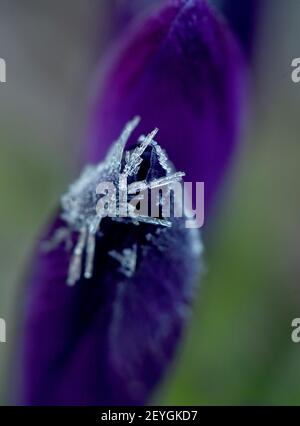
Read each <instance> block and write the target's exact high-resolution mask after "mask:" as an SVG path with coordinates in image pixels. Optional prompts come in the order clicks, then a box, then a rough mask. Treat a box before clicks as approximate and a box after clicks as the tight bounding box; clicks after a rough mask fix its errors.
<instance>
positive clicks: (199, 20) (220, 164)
mask: <svg viewBox="0 0 300 426" xmlns="http://www.w3.org/2000/svg"><path fill="white" fill-rule="evenodd" d="M127 33H128V34H127V37H126V38H125V39H123V40H122V41H121V42H120V43H119V45H117V46H115V49H113V53H112V54H111V56H110V58H109V59H107V62H106V71H105V72H104V73H103V71H102V70H103V64H101V66H100V71H99V73H98V75H97V76H96V87H97V86H98V88H97V89H96V95H95V91H94V92H93V97H94V104H93V105H94V107H93V109H92V120H91V126H90V133H89V155H88V158H89V160H90V161H98V160H99V159H101V158H103V156H104V154H105V152H106V151H107V148H108V147H109V145H110V143H111V141H112V140H114V139H115V138H116V137H117V135H118V133H119V132H120V130H121V128H122V126H123V123H124V122H126V121H128V120H129V119H130V118H131V117H132V116H134V115H136V114H139V115H140V116H141V117H142V124H141V126H142V127H141V131H142V132H147V131H148V129H149V128H153V127H158V128H159V130H160V143H161V145H162V147H163V148H165V149H166V150H167V151H168V153H169V156H170V159H171V160H172V161H173V163H174V164H175V167H176V169H179V170H185V171H186V172H187V180H188V181H204V182H205V197H206V198H205V201H206V209H209V208H210V205H211V203H212V201H213V198H214V194H215V193H216V190H217V189H218V188H219V186H220V183H221V182H222V180H223V177H224V173H225V171H226V168H227V166H228V163H229V161H230V159H231V157H232V154H233V153H234V150H235V146H236V142H237V137H238V135H239V130H240V125H241V114H242V106H243V101H244V92H245V66H244V62H243V59H242V55H241V53H240V51H239V49H238V47H237V44H236V43H235V40H234V39H233V36H232V34H231V33H230V31H229V29H228V28H227V26H226V24H225V23H224V22H223V20H222V19H220V17H219V16H218V15H217V13H216V12H215V11H214V10H213V9H212V8H211V6H209V5H208V3H207V2H206V1H205V0H173V1H172V0H171V1H169V2H167V3H166V4H165V6H164V7H162V8H161V9H159V10H158V11H157V12H156V13H155V14H154V15H152V16H151V17H149V18H148V19H147V20H146V21H144V20H143V21H142V22H140V23H139V24H135V25H134V26H133V27H132V28H131V30H128V31H127ZM99 74H100V75H99ZM99 81H100V84H99Z"/></svg>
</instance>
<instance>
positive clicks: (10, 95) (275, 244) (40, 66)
mask: <svg viewBox="0 0 300 426" xmlns="http://www.w3.org/2000/svg"><path fill="white" fill-rule="evenodd" d="M115 1H116V0H89V1H86V0H61V1H60V2H53V1H50V0H39V1H38V0H28V1H26V2H24V1H21V0H0V12H1V13H0V57H3V58H5V59H6V61H7V83H6V84H1V85H0V141H1V151H0V193H1V203H0V224H1V225H0V236H1V238H0V274H1V275H0V317H2V318H5V319H6V322H7V327H8V330H7V339H8V342H7V344H0V404H6V403H7V402H8V401H9V400H8V395H9V389H10V387H11V382H12V377H13V374H12V370H13V369H12V368H11V367H12V366H13V365H14V360H16V359H17V355H18V354H17V353H16V349H15V346H14V341H15V338H16V336H17V331H18V327H19V324H18V309H19V308H20V304H21V303H22V300H21V294H22V292H21V291H20V290H21V289H22V284H23V283H22V281H23V280H24V277H25V274H26V267H27V264H28V261H29V258H30V253H31V250H32V247H33V245H34V241H35V239H36V238H37V236H38V233H39V231H40V229H41V227H42V226H43V224H44V222H45V220H46V218H47V216H48V215H49V213H50V212H51V210H52V209H53V207H54V206H55V205H56V203H57V201H58V199H59V197H60V195H61V193H62V192H64V190H65V188H66V186H67V184H68V183H69V182H70V181H71V180H72V179H73V178H74V177H75V176H76V175H77V173H78V160H79V157H80V150H81V147H82V142H83V141H84V124H85V119H86V113H87V105H88V91H89V87H90V80H91V76H92V74H93V70H94V67H95V64H96V62H97V60H98V59H99V58H100V57H101V56H102V55H103V54H104V52H105V50H106V49H107V47H108V46H109V43H110V41H111V40H112V39H113V38H114V37H116V35H117V34H118V33H119V32H120V28H116V25H115V24H116V15H114V5H115ZM155 1H157V0H155ZM121 3H123V7H124V5H125V10H126V5H129V4H130V5H131V6H132V4H133V2H131V1H129V0H128V2H127V3H126V2H125V1H121ZM142 3H147V1H146V0H140V4H142ZM148 3H150V1H149V0H148ZM261 3H264V4H265V7H264V9H263V12H262V14H261V19H260V28H259V30H258V33H257V38H256V42H255V55H254V58H253V60H252V87H251V93H252V113H251V116H250V118H249V122H248V126H247V129H245V132H244V141H243V144H242V147H241V149H240V151H239V153H238V155H237V158H236V162H235V166H234V168H233V170H232V171H231V173H230V175H229V177H228V180H227V184H226V190H225V191H224V193H223V194H222V196H221V198H220V201H219V206H218V209H217V213H216V214H215V217H214V219H213V220H211V221H210V229H208V230H207V235H206V239H207V245H206V253H205V260H206V269H207V271H206V275H205V276H204V278H203V279H202V282H201V289H200V292H199V297H198V299H197V302H196V306H195V312H194V315H193V318H192V321H191V324H190V326H189V329H188V333H187V336H186V339H185V341H184V344H183V345H182V347H181V350H180V352H179V355H178V358H177V362H176V363H175V364H174V368H173V370H172V371H171V372H170V374H169V376H168V378H167V380H166V381H165V383H164V384H163V386H162V387H161V389H160V390H159V392H158V394H157V395H156V397H155V398H154V401H155V402H157V403H159V404H297V405H299V404H300V344H299V345H297V344H294V343H292V341H291V337H290V335H291V321H292V319H293V318H295V317H300V262H299V259H300V250H299V248H300V226H299V217H300V215H299V211H300V190H299V179H298V175H299V170H300V161H299V160H300V144H299V142H298V139H299V136H300V119H299V110H300V84H299V85H296V84H294V83H292V81H291V78H290V73H291V67H290V64H291V60H292V58H295V57H299V56H300V43H299V20H300V2H299V1H298V0H285V1H284V2H283V1H280V0H266V1H264V0H262V2H261ZM131 6H130V7H131ZM130 13H131V12H130ZM129 16H130V14H129ZM126 19H127V17H126ZM126 19H125V20H126ZM121 21H122V16H121V17H120V16H119V18H118V22H121Z"/></svg>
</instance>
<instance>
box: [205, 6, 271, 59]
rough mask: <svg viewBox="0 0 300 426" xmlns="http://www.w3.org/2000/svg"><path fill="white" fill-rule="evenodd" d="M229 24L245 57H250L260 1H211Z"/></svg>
mask: <svg viewBox="0 0 300 426" xmlns="http://www.w3.org/2000/svg"><path fill="white" fill-rule="evenodd" d="M213 3H217V4H218V3H220V5H219V7H220V10H221V11H222V13H223V15H224V16H225V17H226V19H227V20H228V22H229V25H230V28H231V29H232V30H233V32H234V34H235V35H236V37H237V38H238V39H239V41H240V43H241V45H242V47H243V49H244V51H245V53H246V55H247V56H252V54H253V50H254V47H255V46H254V42H255V34H256V28H257V25H258V20H259V15H260V9H261V7H262V6H263V3H264V2H263V1H262V0H244V1H242V2H241V1H240V0H221V2H220V1H219V0H213Z"/></svg>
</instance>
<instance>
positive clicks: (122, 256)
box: [108, 244, 137, 278]
mask: <svg viewBox="0 0 300 426" xmlns="http://www.w3.org/2000/svg"><path fill="white" fill-rule="evenodd" d="M108 254H109V255H110V256H111V257H113V258H114V259H116V260H117V261H118V262H119V263H120V268H119V271H120V272H121V273H122V274H124V275H125V276H126V277H128V278H130V277H132V276H133V274H134V272H135V268H136V262H137V245H136V244H134V245H133V246H132V248H125V249H123V251H122V253H118V252H117V251H116V250H111V251H110V252H109V253H108Z"/></svg>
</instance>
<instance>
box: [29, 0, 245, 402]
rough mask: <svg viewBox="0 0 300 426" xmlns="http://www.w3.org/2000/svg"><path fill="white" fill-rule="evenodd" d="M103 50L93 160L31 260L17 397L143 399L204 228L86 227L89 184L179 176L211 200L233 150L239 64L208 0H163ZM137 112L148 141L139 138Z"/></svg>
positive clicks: (170, 347)
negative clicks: (198, 184) (200, 184)
mask: <svg viewBox="0 0 300 426" xmlns="http://www.w3.org/2000/svg"><path fill="white" fill-rule="evenodd" d="M113 52H114V53H113V54H112V56H111V58H110V59H109V61H108V62H107V64H106V71H105V73H104V75H100V76H99V75H97V81H101V84H100V87H98V88H96V90H95V100H94V104H93V105H94V106H93V110H92V114H91V115H92V119H91V126H90V133H89V139H88V141H87V144H86V145H85V149H87V151H88V158H89V161H90V162H92V163H93V164H94V166H91V167H89V168H88V169H86V170H85V172H84V173H83V174H82V175H81V176H80V178H79V179H78V180H77V181H76V182H75V183H74V184H73V185H72V186H71V187H70V189H69V190H68V191H67V193H66V194H65V195H64V197H62V202H61V208H60V210H59V212H58V213H56V214H55V217H54V219H53V220H52V223H51V225H50V226H49V227H47V230H46V231H45V233H44V235H43V236H42V238H41V241H40V242H39V243H38V244H37V248H36V252H35V256H34V259H33V263H32V272H31V275H30V279H29V283H28V287H27V297H26V301H25V329H24V350H23V352H22V354H23V355H22V371H23V381H22V386H21V403H22V404H28V405H49V404H52V405H72V404H75V405H77V404H78V405H80V404H81V405H102V404H103V405H104V404H107V405H111V404H144V403H147V402H148V401H149V398H150V397H151V394H152V392H153V390H154V389H155V387H156V385H157V384H158V383H159V382H160V380H161V379H162V377H163V376H164V374H165V372H166V371H167V368H168V366H169V364H170V362H171V360H172V358H173V356H174V353H175V351H176V347H177V346H178V341H179V339H180V336H181V334H182V330H183V328H184V325H185V321H186V318H187V317H188V314H189V308H190V305H191V303H192V300H193V294H194V288H195V282H196V279H197V275H198V273H199V267H200V252H201V241H200V236H199V233H198V231H197V230H188V229H186V228H185V226H184V223H183V220H184V218H179V219H176V218H171V219H170V222H171V223H170V224H169V225H167V224H166V223H165V221H164V219H163V218H160V217H159V218H158V219H157V220H158V222H155V221H154V222H153V223H151V221H150V222H149V221H147V220H146V221H143V220H142V219H141V220H139V219H138V220H128V221H127V220H120V221H118V220H113V219H112V218H109V217H107V218H104V219H103V220H102V221H101V224H100V223H99V222H97V221H96V222H95V221H94V219H95V217H94V215H93V213H92V212H93V211H94V210H93V209H94V201H95V198H94V195H95V193H94V189H95V184H96V183H98V181H99V180H104V179H109V180H111V181H114V180H115V176H116V173H117V172H120V171H121V170H122V171H123V172H124V171H126V172H127V176H128V178H129V180H131V181H132V182H135V181H143V182H145V184H146V185H150V183H151V182H153V181H155V180H157V179H169V178H170V176H171V177H172V176H174V175H176V170H177V171H181V170H182V171H185V172H186V173H187V180H190V181H204V182H205V185H206V202H207V204H208V205H209V206H210V205H211V203H212V200H213V198H214V195H215V193H216V190H217V188H218V187H219V185H220V183H221V181H222V178H223V176H224V172H225V170H226V167H227V166H228V162H229V160H230V158H231V155H232V152H233V150H234V147H235V143H236V137H237V135H238V128H239V124H238V123H239V116H240V109H241V100H242V97H243V93H242V92H243V74H244V67H243V61H242V59H241V57H240V54H239V51H238V48H237V46H236V44H235V42H234V40H233V37H232V35H231V34H230V32H229V30H228V28H227V27H226V25H225V24H224V22H223V21H222V20H221V19H220V18H219V17H217V16H216V14H215V12H214V11H213V10H212V9H211V8H210V7H209V6H208V5H207V3H206V1H204V0H189V1H188V0H187V1H184V0H177V1H170V2H168V3H167V4H166V5H165V6H163V7H161V8H160V9H158V10H157V12H156V13H155V14H154V15H152V16H150V17H148V18H147V19H146V20H143V22H140V23H139V24H138V25H137V26H135V27H134V28H132V29H131V30H130V33H129V34H128V36H127V38H126V40H122V41H121V42H120V44H119V45H118V46H116V47H115V48H114V51H113ZM136 114H138V115H140V116H141V117H142V120H141V123H140V124H139V126H138V129H139V134H141V133H143V134H145V135H148V136H146V137H143V138H142V139H140V141H139V142H138V144H136V143H135V142H136V138H135V137H134V135H135V134H136V131H137V130H135V132H134V129H135V127H136V126H137V121H138V120H134V121H130V120H132V117H134V116H135V115H136ZM126 123H129V124H128V125H127V127H125V130H124V132H123V133H122V135H121V137H120V138H119V135H120V134H121V131H122V129H123V128H124V125H125V124H126ZM155 127H159V129H160V131H159V134H158V135H157V136H155V141H154V133H149V132H151V130H152V129H154V128H155ZM132 132H133V136H131V137H130V134H131V133H132ZM127 139H129V141H128V143H127V145H126V146H125V142H127ZM156 139H157V141H156ZM114 140H117V143H116V144H114V145H113V147H112V148H111V146H112V141H114ZM157 142H159V144H158V143H157ZM160 145H161V146H160ZM108 148H111V149H110V152H109V154H108V155H107V150H108ZM167 154H168V155H169V158H170V160H169V159H168V158H167ZM99 161H100V162H101V161H102V163H101V164H100V165H99V164H98V162H99ZM176 176H177V175H176ZM172 179H173V177H172ZM160 220H161V222H159V221H160ZM136 222H138V223H136ZM190 231H191V232H190ZM45 244H46V247H45ZM45 248H46V250H45ZM68 284H69V285H68Z"/></svg>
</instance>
